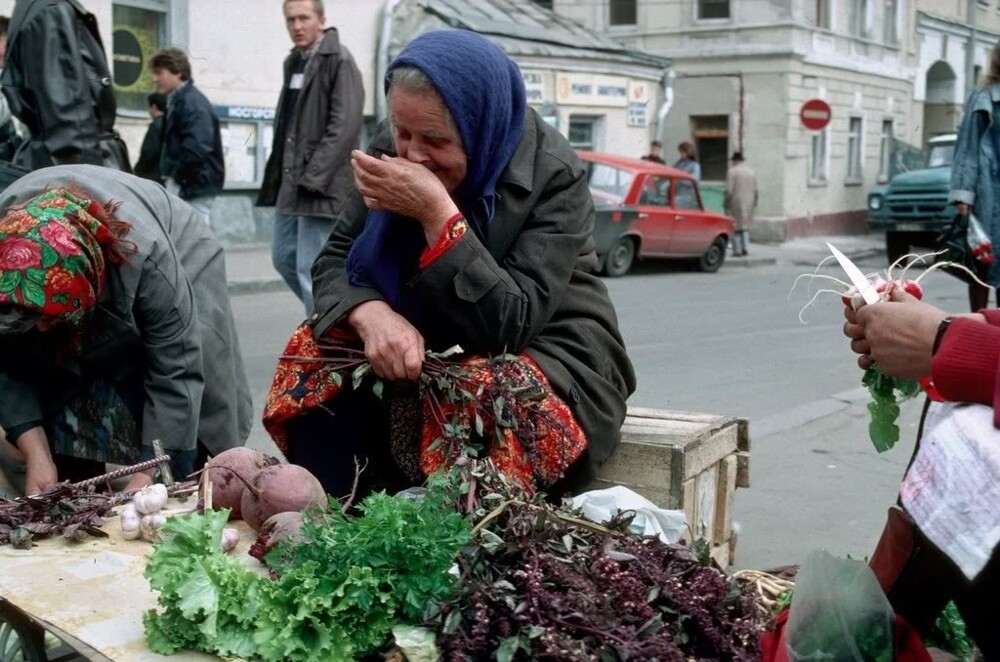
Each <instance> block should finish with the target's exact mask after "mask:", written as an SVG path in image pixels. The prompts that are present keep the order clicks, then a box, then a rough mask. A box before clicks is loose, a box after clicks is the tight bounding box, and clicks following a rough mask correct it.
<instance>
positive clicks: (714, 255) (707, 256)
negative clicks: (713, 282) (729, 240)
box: [698, 237, 726, 273]
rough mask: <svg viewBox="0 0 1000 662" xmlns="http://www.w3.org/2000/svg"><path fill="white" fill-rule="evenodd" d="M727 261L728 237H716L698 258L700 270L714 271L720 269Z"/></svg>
mask: <svg viewBox="0 0 1000 662" xmlns="http://www.w3.org/2000/svg"><path fill="white" fill-rule="evenodd" d="M725 261H726V238H725V237H716V238H715V241H713V242H712V245H711V246H709V247H708V250H707V251H705V253H704V254H703V255H702V256H701V257H700V258H698V271H704V272H706V273H712V272H715V271H718V270H719V267H721V266H722V263H723V262H725Z"/></svg>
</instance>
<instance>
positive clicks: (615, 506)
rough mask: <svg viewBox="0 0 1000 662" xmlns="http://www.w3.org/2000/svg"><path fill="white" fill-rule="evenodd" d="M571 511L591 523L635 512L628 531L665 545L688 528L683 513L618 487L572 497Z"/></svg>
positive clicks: (677, 537) (678, 537) (677, 538)
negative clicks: (623, 512)
mask: <svg viewBox="0 0 1000 662" xmlns="http://www.w3.org/2000/svg"><path fill="white" fill-rule="evenodd" d="M573 508H574V509H580V510H581V511H582V512H583V515H584V517H586V518H587V519H589V520H592V521H594V522H599V523H600V522H607V521H608V520H610V519H611V518H612V517H615V516H617V515H618V513H619V512H621V511H623V510H634V511H635V519H633V520H632V525H631V526H630V527H629V530H630V531H632V532H633V533H638V534H640V535H646V536H659V538H660V540H662V541H663V542H665V543H676V542H677V541H678V540H680V539H681V537H682V536H683V535H684V532H685V530H686V529H687V519H686V518H685V517H684V511H682V510H666V509H665V508H660V507H659V506H657V505H656V504H655V503H653V502H652V501H650V500H649V499H647V498H645V497H643V496H640V495H638V494H636V493H635V492H633V491H632V490H630V489H628V488H627V487H622V486H621V485H616V486H614V487H609V488H607V489H604V490H591V491H590V492H584V493H583V494H580V495H577V496H575V497H573Z"/></svg>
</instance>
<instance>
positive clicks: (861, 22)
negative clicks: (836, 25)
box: [850, 0, 868, 38]
mask: <svg viewBox="0 0 1000 662" xmlns="http://www.w3.org/2000/svg"><path fill="white" fill-rule="evenodd" d="M850 26H851V34H852V35H854V36H855V37H862V38H864V37H867V36H868V0H851V17H850Z"/></svg>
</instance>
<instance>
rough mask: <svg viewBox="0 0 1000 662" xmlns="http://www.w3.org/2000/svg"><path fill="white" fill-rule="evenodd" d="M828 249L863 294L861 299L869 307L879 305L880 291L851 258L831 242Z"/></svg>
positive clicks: (827, 243) (828, 243) (827, 244)
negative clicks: (874, 304)
mask: <svg viewBox="0 0 1000 662" xmlns="http://www.w3.org/2000/svg"><path fill="white" fill-rule="evenodd" d="M826 247H827V248H829V249H830V252H831V253H833V256H834V257H835V258H837V262H839V263H840V267H841V268H842V269H843V270H844V273H846V274H847V278H848V279H849V280H850V281H851V284H852V285H854V287H856V288H857V290H858V292H859V293H860V294H861V298H862V299H864V300H865V303H866V304H868V305H869V306H870V305H872V304H873V303H878V301H879V296H878V291H877V290H876V289H875V286H874V285H872V282H871V281H870V280H868V278H866V277H865V275H864V274H863V273H861V269H858V267H857V265H856V264H854V263H853V262H851V258H849V257H847V256H846V255H844V254H843V253H841V252H840V251H839V250H837V248H836V247H835V246H834V245H833V244H831V243H830V242H826Z"/></svg>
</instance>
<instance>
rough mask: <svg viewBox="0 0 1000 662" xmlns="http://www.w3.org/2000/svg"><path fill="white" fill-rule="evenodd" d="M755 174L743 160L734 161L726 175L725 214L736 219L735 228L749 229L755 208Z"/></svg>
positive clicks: (756, 195)
mask: <svg viewBox="0 0 1000 662" xmlns="http://www.w3.org/2000/svg"><path fill="white" fill-rule="evenodd" d="M757 197H758V192H757V175H755V174H754V172H753V170H751V169H750V166H748V165H747V164H746V163H744V162H742V161H741V162H739V163H734V164H733V166H732V167H731V168H729V174H727V175H726V200H725V205H726V215H728V216H732V217H733V220H735V221H736V229H737V230H749V229H750V223H751V222H753V213H754V210H755V209H756V208H757Z"/></svg>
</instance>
